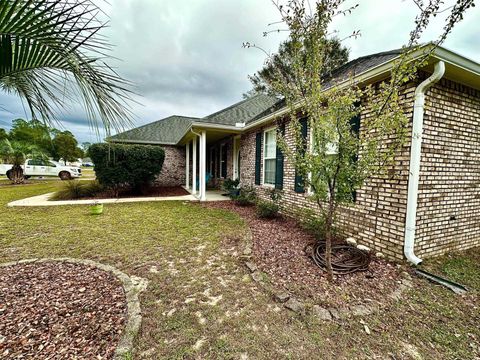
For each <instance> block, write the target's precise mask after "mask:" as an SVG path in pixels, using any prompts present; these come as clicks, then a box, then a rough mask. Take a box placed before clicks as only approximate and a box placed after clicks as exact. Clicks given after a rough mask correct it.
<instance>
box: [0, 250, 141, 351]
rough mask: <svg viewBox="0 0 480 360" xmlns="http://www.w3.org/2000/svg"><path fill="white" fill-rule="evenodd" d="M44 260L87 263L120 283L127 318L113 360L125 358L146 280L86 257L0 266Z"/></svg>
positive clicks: (134, 332) (135, 331) (137, 326)
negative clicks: (112, 276) (109, 274)
mask: <svg viewBox="0 0 480 360" xmlns="http://www.w3.org/2000/svg"><path fill="white" fill-rule="evenodd" d="M44 262H67V263H72V264H80V265H88V266H93V267H96V268H98V269H100V270H103V271H106V272H109V273H112V274H113V275H114V276H115V277H117V278H118V279H119V280H120V282H121V283H122V286H123V289H124V291H125V298H126V302H127V318H126V323H125V328H124V329H123V334H122V336H121V338H120V340H119V342H118V345H117V347H116V349H115V355H114V359H115V360H120V359H125V357H126V355H127V354H129V353H131V352H132V349H133V341H134V339H135V337H136V336H137V334H138V331H139V330H140V325H141V323H142V312H141V306H140V300H139V299H138V295H139V294H140V293H141V292H142V291H144V290H145V289H146V288H147V285H148V280H147V279H143V278H140V277H137V276H128V275H127V274H125V273H124V272H122V271H120V270H118V269H117V268H115V267H113V266H111V265H106V264H102V263H99V262H96V261H93V260H88V259H75V258H69V257H62V258H37V259H24V260H18V261H12V262H8V263H3V264H0V267H6V266H15V265H19V264H31V263H44Z"/></svg>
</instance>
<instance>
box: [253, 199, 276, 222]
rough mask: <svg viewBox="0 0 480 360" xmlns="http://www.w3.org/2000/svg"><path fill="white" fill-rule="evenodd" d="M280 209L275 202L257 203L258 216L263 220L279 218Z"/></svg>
mask: <svg viewBox="0 0 480 360" xmlns="http://www.w3.org/2000/svg"><path fill="white" fill-rule="evenodd" d="M279 210H280V207H279V206H278V204H276V203H274V202H273V201H266V200H259V201H258V202H257V216H258V217H259V218H262V219H273V218H275V217H277V216H278V211H279Z"/></svg>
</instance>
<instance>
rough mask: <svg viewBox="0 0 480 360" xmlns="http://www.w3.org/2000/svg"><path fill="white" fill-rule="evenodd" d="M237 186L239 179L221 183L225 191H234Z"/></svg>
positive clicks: (226, 180)
mask: <svg viewBox="0 0 480 360" xmlns="http://www.w3.org/2000/svg"><path fill="white" fill-rule="evenodd" d="M238 184H240V180H239V179H235V180H232V179H230V178H229V179H225V181H224V182H223V189H224V190H225V191H231V190H234V189H236V188H237V187H238Z"/></svg>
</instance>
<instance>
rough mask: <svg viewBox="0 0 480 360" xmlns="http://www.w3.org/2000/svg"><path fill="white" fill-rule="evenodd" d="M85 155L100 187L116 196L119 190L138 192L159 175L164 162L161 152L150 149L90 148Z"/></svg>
mask: <svg viewBox="0 0 480 360" xmlns="http://www.w3.org/2000/svg"><path fill="white" fill-rule="evenodd" d="M88 154H89V156H90V158H91V159H92V162H93V163H94V164H95V174H96V177H97V179H98V181H99V182H100V184H102V185H103V186H105V187H108V188H111V189H113V190H114V191H115V192H116V193H118V190H119V189H120V188H122V187H131V188H133V190H134V191H142V190H143V189H144V188H145V186H147V185H149V184H150V183H151V182H153V180H155V178H156V176H158V174H160V171H162V166H163V161H164V159H165V152H164V150H163V149H162V148H161V147H159V146H152V145H123V144H122V145H120V144H105V143H102V144H93V145H91V146H90V148H89V149H88Z"/></svg>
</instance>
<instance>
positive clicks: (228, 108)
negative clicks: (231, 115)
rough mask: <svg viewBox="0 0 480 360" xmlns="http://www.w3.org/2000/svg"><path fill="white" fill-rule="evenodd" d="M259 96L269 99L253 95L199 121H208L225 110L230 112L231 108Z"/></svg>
mask: <svg viewBox="0 0 480 360" xmlns="http://www.w3.org/2000/svg"><path fill="white" fill-rule="evenodd" d="M260 96H267V97H269V95H266V94H257V95H254V96H252V97H249V98H246V99H243V100H241V101H239V102H236V103H235V104H232V105H230V106H228V107H226V108H223V109H221V110H218V111H216V112H214V113H212V114H210V115H207V116H204V117H203V118H200V119H202V120H203V119H209V118H211V117H213V116H215V115H218V114H220V113H222V112H225V111H227V110H230V109H232V108H234V107H236V106H239V105H241V104H243V103H246V102H247V101H251V100H253V99H255V98H257V97H260Z"/></svg>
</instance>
